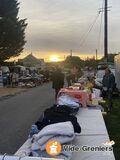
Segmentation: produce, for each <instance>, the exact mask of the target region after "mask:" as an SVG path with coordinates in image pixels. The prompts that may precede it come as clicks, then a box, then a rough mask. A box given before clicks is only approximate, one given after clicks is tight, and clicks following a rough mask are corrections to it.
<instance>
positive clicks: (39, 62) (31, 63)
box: [18, 53, 46, 70]
mask: <svg viewBox="0 0 120 160" xmlns="http://www.w3.org/2000/svg"><path fill="white" fill-rule="evenodd" d="M18 62H19V63H22V64H23V65H24V66H26V67H34V68H36V69H42V70H43V69H45V67H46V64H45V62H44V59H38V58H36V57H35V56H33V54H32V53H31V54H29V55H28V56H26V57H25V58H24V59H19V60H18Z"/></svg>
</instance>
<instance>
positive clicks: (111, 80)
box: [102, 68, 115, 111]
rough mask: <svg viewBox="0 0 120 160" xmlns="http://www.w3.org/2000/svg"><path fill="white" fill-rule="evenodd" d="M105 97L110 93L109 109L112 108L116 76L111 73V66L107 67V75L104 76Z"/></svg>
mask: <svg viewBox="0 0 120 160" xmlns="http://www.w3.org/2000/svg"><path fill="white" fill-rule="evenodd" d="M102 83H103V97H105V96H106V95H108V111H111V109H112V94H113V90H114V87H115V77H114V75H113V73H111V71H110V69H109V68H106V69H105V75H104V77H103V81H102Z"/></svg>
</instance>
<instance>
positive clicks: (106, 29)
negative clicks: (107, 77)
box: [104, 0, 108, 62]
mask: <svg viewBox="0 0 120 160" xmlns="http://www.w3.org/2000/svg"><path fill="white" fill-rule="evenodd" d="M104 21H105V22H104V23H105V24H104V58H105V61H106V62H107V61H108V0H105V8H104Z"/></svg>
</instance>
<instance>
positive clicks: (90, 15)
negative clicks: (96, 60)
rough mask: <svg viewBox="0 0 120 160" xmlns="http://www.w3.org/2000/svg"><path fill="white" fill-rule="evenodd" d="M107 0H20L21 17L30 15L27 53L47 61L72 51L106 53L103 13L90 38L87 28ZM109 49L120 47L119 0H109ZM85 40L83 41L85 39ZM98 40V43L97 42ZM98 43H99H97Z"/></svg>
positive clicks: (82, 53)
mask: <svg viewBox="0 0 120 160" xmlns="http://www.w3.org/2000/svg"><path fill="white" fill-rule="evenodd" d="M103 1H104V0H86V1H85V0H20V12H19V17H20V18H27V22H28V27H27V29H26V40H27V43H26V45H25V50H24V54H22V56H25V55H26V54H28V53H30V52H33V54H34V55H35V56H37V57H39V58H45V60H46V61H49V60H51V56H52V57H54V58H55V57H57V58H58V59H59V60H62V59H64V58H65V56H67V55H69V53H70V50H71V49H72V50H73V55H78V56H80V57H82V58H83V57H84V58H85V57H87V56H93V55H95V50H96V48H98V52H99V56H102V55H103V27H102V30H101V36H100V37H101V38H100V39H101V40H100V42H99V40H98V39H99V32H100V22H101V15H100V16H99V17H98V19H97V22H96V24H95V26H94V27H93V29H92V31H91V32H90V33H89V35H88V36H87V38H85V41H84V38H83V37H85V34H86V32H87V31H88V29H89V27H90V26H91V24H92V23H93V21H94V19H95V17H96V15H97V13H98V9H99V8H101V7H102V6H103ZM109 6H112V8H111V11H110V12H109V52H119V51H120V44H119V43H120V29H119V28H120V27H119V25H120V0H109ZM82 42H83V43H82ZM98 44H99V45H98ZM98 46H99V47H98Z"/></svg>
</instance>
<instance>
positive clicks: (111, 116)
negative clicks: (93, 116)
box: [104, 97, 120, 160]
mask: <svg viewBox="0 0 120 160" xmlns="http://www.w3.org/2000/svg"><path fill="white" fill-rule="evenodd" d="M105 109H106V108H105ZM104 119H105V123H106V127H107V130H108V133H109V136H110V140H114V141H115V143H116V144H115V145H114V154H115V158H116V160H120V97H114V98H113V109H112V112H111V113H108V114H107V116H105V117H104Z"/></svg>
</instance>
